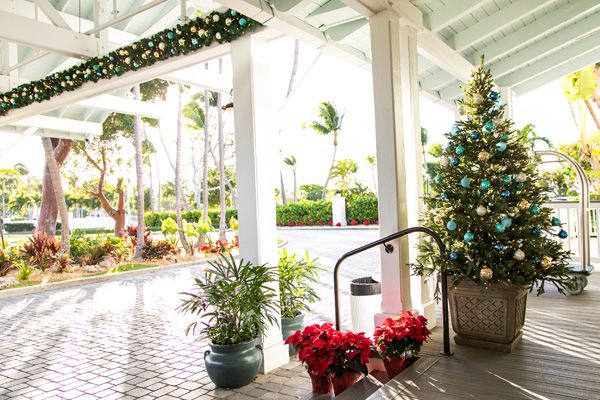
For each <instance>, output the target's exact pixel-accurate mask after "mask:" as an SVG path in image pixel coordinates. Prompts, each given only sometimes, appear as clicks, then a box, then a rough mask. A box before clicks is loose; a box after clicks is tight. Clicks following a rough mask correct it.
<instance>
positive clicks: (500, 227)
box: [496, 222, 506, 233]
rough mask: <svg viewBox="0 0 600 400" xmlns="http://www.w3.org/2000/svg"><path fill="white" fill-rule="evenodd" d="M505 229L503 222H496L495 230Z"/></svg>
mask: <svg viewBox="0 0 600 400" xmlns="http://www.w3.org/2000/svg"><path fill="white" fill-rule="evenodd" d="M505 230H506V226H504V224H503V223H502V222H499V223H497V224H496V232H498V233H504V231H505Z"/></svg>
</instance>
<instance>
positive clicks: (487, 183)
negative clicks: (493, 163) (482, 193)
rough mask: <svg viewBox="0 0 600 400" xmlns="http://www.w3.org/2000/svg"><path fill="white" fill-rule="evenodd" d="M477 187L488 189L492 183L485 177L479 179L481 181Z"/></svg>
mask: <svg viewBox="0 0 600 400" xmlns="http://www.w3.org/2000/svg"><path fill="white" fill-rule="evenodd" d="M479 187H480V188H481V189H482V190H488V189H489V188H490V187H492V184H491V183H490V181H488V180H487V179H484V180H482V181H481V183H480V184H479Z"/></svg>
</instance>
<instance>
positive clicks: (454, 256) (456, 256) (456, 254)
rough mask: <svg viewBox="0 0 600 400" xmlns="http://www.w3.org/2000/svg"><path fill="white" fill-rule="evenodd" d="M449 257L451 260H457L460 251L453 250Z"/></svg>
mask: <svg viewBox="0 0 600 400" xmlns="http://www.w3.org/2000/svg"><path fill="white" fill-rule="evenodd" d="M448 258H449V259H450V261H456V260H458V253H457V252H455V251H453V252H451V253H450V254H448Z"/></svg>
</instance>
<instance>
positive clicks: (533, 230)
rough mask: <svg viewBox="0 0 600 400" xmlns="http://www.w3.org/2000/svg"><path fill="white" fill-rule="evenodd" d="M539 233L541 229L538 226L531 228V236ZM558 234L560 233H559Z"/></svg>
mask: <svg viewBox="0 0 600 400" xmlns="http://www.w3.org/2000/svg"><path fill="white" fill-rule="evenodd" d="M540 233H542V230H541V229H540V228H538V227H537V226H536V227H535V228H532V229H531V234H532V235H533V236H539V235H540ZM559 235H560V234H559Z"/></svg>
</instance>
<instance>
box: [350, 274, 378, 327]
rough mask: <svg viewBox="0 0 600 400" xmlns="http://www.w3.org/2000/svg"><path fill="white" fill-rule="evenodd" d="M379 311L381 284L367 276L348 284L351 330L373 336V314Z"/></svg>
mask: <svg viewBox="0 0 600 400" xmlns="http://www.w3.org/2000/svg"><path fill="white" fill-rule="evenodd" d="M380 310H381V283H379V282H377V281H376V280H374V279H373V278H372V277H370V276H367V277H364V278H357V279H353V280H352V282H351V283H350V312H351V315H352V330H353V331H354V332H365V333H366V335H367V336H371V335H373V331H374V330H375V319H374V318H375V314H376V313H378V312H379V311H380Z"/></svg>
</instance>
